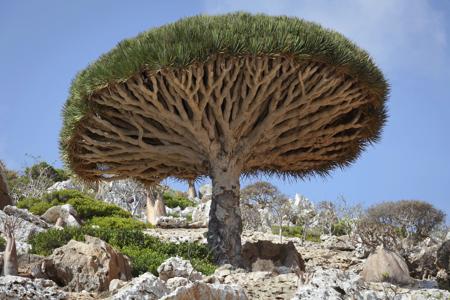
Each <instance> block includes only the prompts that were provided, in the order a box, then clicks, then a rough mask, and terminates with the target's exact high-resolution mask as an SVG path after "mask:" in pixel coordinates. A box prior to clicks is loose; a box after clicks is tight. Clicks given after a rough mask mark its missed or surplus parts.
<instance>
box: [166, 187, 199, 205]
mask: <svg viewBox="0 0 450 300" xmlns="http://www.w3.org/2000/svg"><path fill="white" fill-rule="evenodd" d="M163 197H164V202H165V204H166V206H167V207H170V208H175V207H178V206H179V207H180V208H181V209H185V208H186V207H188V206H195V202H194V201H191V200H189V199H188V198H186V197H184V196H183V195H181V194H178V193H175V192H173V191H169V192H165V193H164V196H163Z"/></svg>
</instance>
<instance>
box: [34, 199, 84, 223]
mask: <svg viewBox="0 0 450 300" xmlns="http://www.w3.org/2000/svg"><path fill="white" fill-rule="evenodd" d="M42 218H43V219H44V220H45V221H47V222H49V223H53V224H55V223H57V222H62V224H63V226H69V227H80V226H81V225H80V219H79V218H78V214H77V211H76V210H75V208H74V207H73V206H72V205H70V204H64V205H56V206H53V207H50V208H49V209H47V211H46V212H45V213H44V214H43V215H42ZM58 220H59V221H58Z"/></svg>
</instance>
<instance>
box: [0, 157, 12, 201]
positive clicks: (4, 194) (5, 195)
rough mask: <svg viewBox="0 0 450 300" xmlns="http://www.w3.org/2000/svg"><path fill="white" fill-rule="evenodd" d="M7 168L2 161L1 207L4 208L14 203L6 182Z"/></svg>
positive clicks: (0, 169)
mask: <svg viewBox="0 0 450 300" xmlns="http://www.w3.org/2000/svg"><path fill="white" fill-rule="evenodd" d="M5 172H6V168H5V166H4V165H3V163H2V161H0V209H3V208H4V207H5V206H7V205H12V204H13V201H12V198H11V196H10V195H9V188H8V184H7V182H6V174H5Z"/></svg>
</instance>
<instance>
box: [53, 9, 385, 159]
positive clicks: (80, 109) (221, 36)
mask: <svg viewBox="0 0 450 300" xmlns="http://www.w3.org/2000/svg"><path fill="white" fill-rule="evenodd" d="M217 53H225V54H228V55H234V56H238V55H239V56H241V55H263V54H268V55H272V54H275V55H277V54H286V55H291V56H293V57H294V58H296V59H297V60H314V61H321V62H324V63H326V64H329V65H332V66H336V67H338V68H339V69H340V71H341V72H345V73H347V74H349V75H350V76H352V77H353V78H356V79H358V80H359V81H360V82H361V84H362V85H364V86H366V87H367V88H368V89H369V90H370V92H371V93H373V94H374V95H377V96H378V97H379V98H380V99H385V98H386V97H387V93H388V85H387V82H386V80H385V79H384V77H383V74H382V73H381V71H380V70H379V69H378V68H377V67H376V65H375V64H374V63H373V62H372V60H371V58H370V56H369V55H368V54H367V52H365V51H364V50H362V49H360V48H359V47H357V46H356V45H355V44H354V43H352V42H351V41H350V40H348V39H346V38H345V37H344V36H343V35H341V34H339V33H337V32H335V31H332V30H328V29H324V28H323V27H321V26H320V25H318V24H316V23H312V22H307V21H304V20H300V19H297V18H291V17H286V16H280V17H275V16H267V15H262V14H258V15H251V14H248V13H232V14H226V15H221V16H206V15H200V16H194V17H189V18H185V19H182V20H180V21H177V22H175V23H172V24H168V25H165V26H162V27H159V28H154V29H151V30H149V31H146V32H144V33H141V34H139V35H138V36H137V37H136V38H133V39H127V40H124V41H122V42H120V43H119V44H118V45H117V47H116V48H114V49H112V50H111V51H110V52H108V53H107V54H105V55H103V56H101V57H100V58H99V59H98V60H97V61H96V62H94V63H93V64H91V65H90V66H89V67H88V68H86V69H85V70H83V71H82V72H80V73H79V74H78V75H77V77H76V78H75V79H74V81H73V83H72V86H71V90H70V95H69V99H68V101H67V102H66V104H65V106H64V111H63V119H64V124H63V129H62V131H61V139H60V144H61V149H62V152H63V158H64V159H65V160H67V159H68V157H67V152H66V151H67V149H68V148H67V147H68V145H69V140H70V138H71V137H72V136H73V133H74V132H75V131H76V127H77V124H78V122H79V121H80V120H82V119H83V117H84V116H85V115H86V113H87V112H88V111H89V110H90V106H89V101H88V98H89V95H91V94H92V93H93V92H95V91H97V90H99V89H101V88H105V87H107V86H108V85H110V84H115V83H117V82H120V81H124V80H127V79H128V78H130V77H131V76H132V75H134V74H136V73H138V72H142V71H143V70H158V69H161V68H165V67H183V66H186V65H189V64H191V63H193V62H195V61H205V60H206V59H207V58H208V57H210V56H211V55H213V54H217Z"/></svg>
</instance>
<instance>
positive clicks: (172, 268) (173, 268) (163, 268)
mask: <svg viewBox="0 0 450 300" xmlns="http://www.w3.org/2000/svg"><path fill="white" fill-rule="evenodd" d="M158 273H159V278H160V279H161V280H163V281H167V280H168V279H170V278H174V277H183V278H187V279H189V280H191V281H195V280H201V279H202V278H203V275H202V274H201V273H199V272H197V271H195V270H194V268H193V267H192V264H191V262H190V261H188V260H184V259H182V258H180V257H178V256H177V257H170V258H169V259H167V260H166V261H165V262H163V263H162V264H161V265H160V266H159V267H158Z"/></svg>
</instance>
